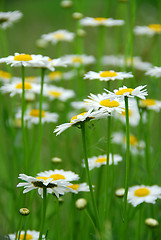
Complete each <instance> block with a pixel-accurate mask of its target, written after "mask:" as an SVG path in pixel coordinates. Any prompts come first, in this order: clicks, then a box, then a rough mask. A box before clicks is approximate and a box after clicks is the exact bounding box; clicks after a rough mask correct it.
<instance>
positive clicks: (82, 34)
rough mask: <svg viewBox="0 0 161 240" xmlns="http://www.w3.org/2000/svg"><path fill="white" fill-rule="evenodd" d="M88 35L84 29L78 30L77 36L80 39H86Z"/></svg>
mask: <svg viewBox="0 0 161 240" xmlns="http://www.w3.org/2000/svg"><path fill="white" fill-rule="evenodd" d="M85 35H86V31H84V30H83V29H78V30H77V36H78V37H85Z"/></svg>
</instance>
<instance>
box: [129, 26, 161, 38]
mask: <svg viewBox="0 0 161 240" xmlns="http://www.w3.org/2000/svg"><path fill="white" fill-rule="evenodd" d="M134 33H135V34H136V35H149V36H153V35H155V34H160V33H161V24H150V25H148V26H136V27H135V28H134Z"/></svg>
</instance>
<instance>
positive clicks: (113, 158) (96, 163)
mask: <svg viewBox="0 0 161 240" xmlns="http://www.w3.org/2000/svg"><path fill="white" fill-rule="evenodd" d="M120 161H122V157H121V156H120V155H118V154H114V155H112V154H111V153H110V154H109V165H112V164H114V165H117V164H118V163H119V162H120ZM106 163H107V155H100V156H98V157H95V156H94V157H91V158H88V164H89V170H92V169H93V168H99V167H101V166H102V165H106ZM83 167H85V165H84V164H83Z"/></svg>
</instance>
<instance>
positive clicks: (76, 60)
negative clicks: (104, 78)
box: [62, 54, 95, 67]
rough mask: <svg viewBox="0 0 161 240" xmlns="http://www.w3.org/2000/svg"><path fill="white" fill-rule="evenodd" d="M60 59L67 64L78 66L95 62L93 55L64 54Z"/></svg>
mask: <svg viewBox="0 0 161 240" xmlns="http://www.w3.org/2000/svg"><path fill="white" fill-rule="evenodd" d="M62 60H63V61H64V62H66V64H67V65H70V66H75V67H79V66H80V65H90V64H93V63H95V57H94V56H87V55H85V54H83V55H78V54H77V55H76V54H75V55H74V54H73V55H66V56H64V57H62Z"/></svg>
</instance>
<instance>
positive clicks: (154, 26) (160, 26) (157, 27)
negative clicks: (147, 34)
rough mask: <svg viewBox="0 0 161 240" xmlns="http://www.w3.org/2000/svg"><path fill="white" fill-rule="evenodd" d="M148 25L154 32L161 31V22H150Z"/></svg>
mask: <svg viewBox="0 0 161 240" xmlns="http://www.w3.org/2000/svg"><path fill="white" fill-rule="evenodd" d="M148 27H149V28H150V29H151V30H153V31H154V32H161V24H150V25H149V26H148Z"/></svg>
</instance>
